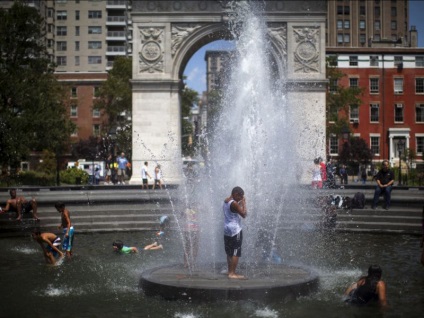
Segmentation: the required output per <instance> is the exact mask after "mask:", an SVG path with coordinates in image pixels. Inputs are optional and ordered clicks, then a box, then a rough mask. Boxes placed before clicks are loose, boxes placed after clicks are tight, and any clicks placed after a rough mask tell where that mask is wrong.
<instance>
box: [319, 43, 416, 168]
mask: <svg viewBox="0 0 424 318" xmlns="http://www.w3.org/2000/svg"><path fill="white" fill-rule="evenodd" d="M326 53H327V56H336V60H337V67H338V69H339V70H340V71H341V72H342V73H344V74H345V75H346V76H344V77H343V78H342V79H341V80H340V83H330V84H331V85H336V84H337V85H341V86H344V87H348V86H351V87H353V86H357V87H362V88H363V89H364V93H363V96H361V100H362V103H361V105H350V106H349V114H347V115H348V118H349V122H350V126H351V131H353V134H354V136H359V137H361V138H363V139H365V141H367V143H368V144H369V145H370V148H371V150H372V151H373V154H374V160H376V161H381V160H383V159H389V160H390V161H391V162H392V164H394V163H398V162H399V148H398V143H399V142H400V141H402V142H404V143H405V148H409V149H413V150H415V152H416V154H417V160H416V162H417V163H423V152H424V49H418V48H362V49H360V50H358V49H357V48H327V50H326ZM331 85H330V89H331ZM329 124H330V125H331V122H330V123H329ZM341 142H342V141H341V139H340V136H329V144H328V153H329V155H330V156H332V157H337V153H338V150H339V147H340V144H341Z"/></svg>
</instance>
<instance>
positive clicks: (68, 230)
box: [54, 202, 74, 258]
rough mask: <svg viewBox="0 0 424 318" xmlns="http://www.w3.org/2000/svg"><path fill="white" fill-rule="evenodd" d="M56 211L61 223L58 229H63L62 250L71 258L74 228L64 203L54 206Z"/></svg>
mask: <svg viewBox="0 0 424 318" xmlns="http://www.w3.org/2000/svg"><path fill="white" fill-rule="evenodd" d="M54 206H55V208H56V210H57V211H58V212H59V213H60V215H61V217H62V223H61V224H60V225H59V229H60V228H62V229H63V234H65V235H64V237H63V244H62V249H63V250H64V251H66V255H67V256H68V258H71V256H72V245H73V242H74V227H73V226H72V224H71V218H70V217H69V211H68V209H66V208H65V203H63V202H57V203H56V204H55V205H54Z"/></svg>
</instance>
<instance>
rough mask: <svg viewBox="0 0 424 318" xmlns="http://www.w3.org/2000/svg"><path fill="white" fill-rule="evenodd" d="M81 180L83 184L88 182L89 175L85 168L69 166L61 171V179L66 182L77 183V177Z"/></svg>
mask: <svg viewBox="0 0 424 318" xmlns="http://www.w3.org/2000/svg"><path fill="white" fill-rule="evenodd" d="M78 178H79V180H81V184H87V183H88V179H89V175H88V173H87V172H85V171H84V170H81V169H78V168H68V169H66V170H62V171H61V172H60V181H61V182H63V183H66V184H77V179H78Z"/></svg>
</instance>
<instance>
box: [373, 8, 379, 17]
mask: <svg viewBox="0 0 424 318" xmlns="http://www.w3.org/2000/svg"><path fill="white" fill-rule="evenodd" d="M374 15H375V16H376V17H379V16H380V7H375V8H374Z"/></svg>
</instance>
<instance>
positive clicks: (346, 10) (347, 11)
mask: <svg viewBox="0 0 424 318" xmlns="http://www.w3.org/2000/svg"><path fill="white" fill-rule="evenodd" d="M344 14H345V15H349V14H350V7H349V6H344Z"/></svg>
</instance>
